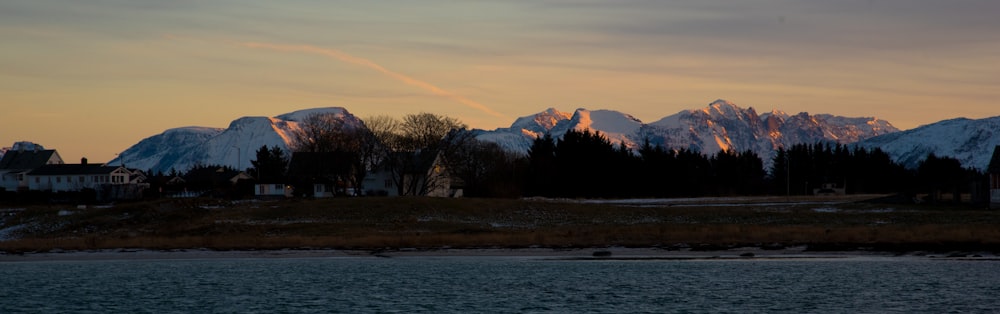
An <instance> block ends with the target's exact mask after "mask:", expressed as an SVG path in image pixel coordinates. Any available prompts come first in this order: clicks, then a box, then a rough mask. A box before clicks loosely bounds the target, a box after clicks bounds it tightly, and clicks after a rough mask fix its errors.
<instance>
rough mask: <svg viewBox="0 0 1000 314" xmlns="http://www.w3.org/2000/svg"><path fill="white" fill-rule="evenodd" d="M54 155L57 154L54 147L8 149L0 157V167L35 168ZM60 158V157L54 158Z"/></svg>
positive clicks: (13, 168) (11, 168) (9, 168)
mask: <svg viewBox="0 0 1000 314" xmlns="http://www.w3.org/2000/svg"><path fill="white" fill-rule="evenodd" d="M53 155H54V156H59V154H57V153H56V151H55V150H54V149H48V150H10V151H7V153H5V154H3V158H2V159H0V169H7V170H16V169H35V168H38V167H41V166H43V165H45V164H47V163H48V162H49V160H51V159H52V157H53ZM56 159H59V160H61V158H56Z"/></svg>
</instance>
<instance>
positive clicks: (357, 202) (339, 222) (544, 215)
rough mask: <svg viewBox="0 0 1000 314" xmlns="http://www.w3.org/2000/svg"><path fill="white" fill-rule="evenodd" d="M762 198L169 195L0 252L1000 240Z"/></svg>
mask: <svg viewBox="0 0 1000 314" xmlns="http://www.w3.org/2000/svg"><path fill="white" fill-rule="evenodd" d="M873 197H874V196H849V197H839V198H815V197H799V198H784V197H759V198H705V199H673V200H669V199H667V200H541V199H538V200H535V199H529V200H512V199H474V198H466V199H442V198H419V197H404V198H337V199H323V200H281V201H241V202H229V201H220V200H212V199H176V200H160V201H151V202H141V203H128V204H118V205H116V206H113V207H107V208H87V209H78V208H77V207H75V206H67V205H46V206H31V207H25V208H16V207H9V208H6V209H4V208H0V215H2V216H0V217H2V219H3V220H2V221H0V222H2V225H0V250H2V251H6V252H43V251H48V250H53V249H62V250H91V249H113V248H145V249H185V248H208V249H215V250H251V249H255V250H256V249H282V248H317V249H318V248H334V249H363V250H379V249H386V248H389V249H393V248H440V247H450V248H485V247H501V248H519V247H607V246H627V247H665V248H672V247H690V248H693V249H698V248H727V247H736V246H759V247H783V246H792V245H808V246H809V247H811V248H814V249H847V250H850V249H857V248H868V249H875V250H889V251H892V250H918V249H919V250H963V249H970V250H971V249H976V250H993V251H996V250H997V249H998V248H1000V211H987V210H979V209H971V208H965V207H949V206H940V205H939V206H928V205H919V206H918V205H889V204H876V203H870V202H863V201H864V200H865V199H869V198H873Z"/></svg>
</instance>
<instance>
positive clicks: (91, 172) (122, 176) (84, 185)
mask: <svg viewBox="0 0 1000 314" xmlns="http://www.w3.org/2000/svg"><path fill="white" fill-rule="evenodd" d="M132 176H133V171H131V170H129V169H126V168H125V167H121V166H105V165H99V164H88V163H87V160H86V159H84V160H83V163H80V164H56V165H43V166H41V167H38V168H36V169H34V170H31V171H29V172H27V173H26V175H25V178H26V180H27V181H28V182H27V183H28V190H32V191H51V192H77V191H81V190H83V189H95V190H96V189H99V188H102V187H104V186H108V185H128V184H137V183H135V182H133V181H132Z"/></svg>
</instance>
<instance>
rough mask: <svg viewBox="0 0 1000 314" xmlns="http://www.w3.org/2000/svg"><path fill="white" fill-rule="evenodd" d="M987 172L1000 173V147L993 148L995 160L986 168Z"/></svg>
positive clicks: (992, 159)
mask: <svg viewBox="0 0 1000 314" xmlns="http://www.w3.org/2000/svg"><path fill="white" fill-rule="evenodd" d="M986 172H989V173H1000V145H997V146H995V147H993V158H990V165H989V166H987V167H986Z"/></svg>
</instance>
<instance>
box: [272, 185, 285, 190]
mask: <svg viewBox="0 0 1000 314" xmlns="http://www.w3.org/2000/svg"><path fill="white" fill-rule="evenodd" d="M284 188H285V187H284V186H282V185H281V184H275V185H274V190H275V191H281V190H283V189H284Z"/></svg>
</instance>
